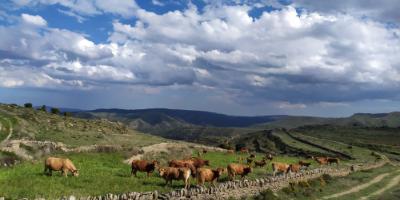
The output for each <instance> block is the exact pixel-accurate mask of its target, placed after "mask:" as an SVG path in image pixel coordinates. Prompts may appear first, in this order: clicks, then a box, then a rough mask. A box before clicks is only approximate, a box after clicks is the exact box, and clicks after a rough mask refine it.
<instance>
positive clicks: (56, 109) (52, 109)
mask: <svg viewBox="0 0 400 200" xmlns="http://www.w3.org/2000/svg"><path fill="white" fill-rule="evenodd" d="M50 112H51V113H52V114H55V115H58V114H60V109H58V108H51V110H50Z"/></svg>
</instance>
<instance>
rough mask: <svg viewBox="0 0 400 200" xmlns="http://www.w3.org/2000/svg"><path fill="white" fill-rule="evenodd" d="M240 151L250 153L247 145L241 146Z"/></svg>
mask: <svg viewBox="0 0 400 200" xmlns="http://www.w3.org/2000/svg"><path fill="white" fill-rule="evenodd" d="M240 153H247V154H249V149H248V148H247V147H242V148H240Z"/></svg>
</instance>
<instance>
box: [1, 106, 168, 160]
mask: <svg viewBox="0 0 400 200" xmlns="http://www.w3.org/2000/svg"><path fill="white" fill-rule="evenodd" d="M0 127H1V128H0V140H1V143H0V148H1V150H3V151H8V152H13V153H15V154H17V155H19V156H20V157H23V158H26V159H33V158H35V157H40V156H41V155H42V154H46V153H50V152H53V151H56V150H60V149H63V150H68V149H77V150H79V149H82V150H83V149H88V148H89V149H90V148H93V145H98V146H112V148H118V149H127V150H129V149H132V147H141V146H146V145H151V144H155V143H160V142H163V141H166V140H165V139H162V138H160V137H156V136H152V135H148V134H143V133H141V132H138V131H135V130H133V129H130V128H128V127H127V126H126V125H124V124H122V123H120V122H111V121H108V120H106V119H101V120H97V119H93V120H87V119H81V118H75V117H64V116H61V115H56V114H50V113H47V112H44V111H38V110H36V109H33V108H24V107H20V106H16V105H6V104H0Z"/></svg>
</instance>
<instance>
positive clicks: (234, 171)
mask: <svg viewBox="0 0 400 200" xmlns="http://www.w3.org/2000/svg"><path fill="white" fill-rule="evenodd" d="M227 169H228V176H229V179H230V180H233V179H235V176H236V175H241V176H242V178H243V177H244V176H246V175H247V174H249V173H251V172H252V171H253V170H252V169H251V167H250V166H248V165H242V164H236V163H231V164H229V165H228V167H227Z"/></svg>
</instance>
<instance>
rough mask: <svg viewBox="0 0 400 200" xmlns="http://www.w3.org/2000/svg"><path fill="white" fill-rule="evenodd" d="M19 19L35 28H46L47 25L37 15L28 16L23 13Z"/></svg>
mask: <svg viewBox="0 0 400 200" xmlns="http://www.w3.org/2000/svg"><path fill="white" fill-rule="evenodd" d="M21 18H22V20H23V21H24V22H26V23H28V24H32V25H35V26H46V25H47V21H46V20H45V19H43V17H41V16H39V15H29V14H25V13H23V14H22V15H21Z"/></svg>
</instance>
